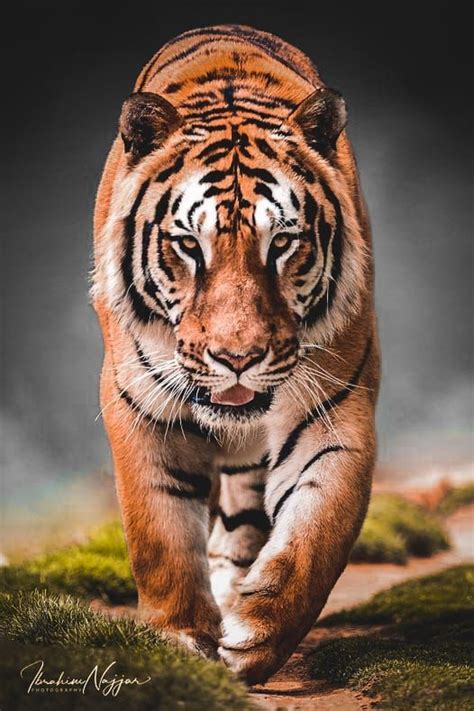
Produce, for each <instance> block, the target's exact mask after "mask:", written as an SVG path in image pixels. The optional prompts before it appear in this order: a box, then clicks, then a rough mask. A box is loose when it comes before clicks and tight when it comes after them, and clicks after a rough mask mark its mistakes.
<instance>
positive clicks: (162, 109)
mask: <svg viewBox="0 0 474 711" xmlns="http://www.w3.org/2000/svg"><path fill="white" fill-rule="evenodd" d="M180 123H181V117H180V115H179V113H178V112H177V111H176V109H175V108H174V106H172V105H171V104H170V103H169V101H166V99H163V98H162V97H161V96H159V95H158V94H152V93H149V92H137V93H136V94H131V96H129V97H128V99H125V101H124V104H123V106H122V113H121V114H120V121H119V131H120V134H121V136H122V140H123V145H124V147H125V153H129V154H130V155H129V162H130V163H133V164H134V163H138V161H139V160H141V158H143V157H144V156H146V155H148V154H149V153H151V152H152V151H154V150H156V149H157V148H159V146H160V145H162V143H163V142H164V141H165V139H166V138H167V137H168V136H169V135H170V134H171V133H172V132H173V131H174V130H175V129H176V128H177V127H178V126H179V125H180Z"/></svg>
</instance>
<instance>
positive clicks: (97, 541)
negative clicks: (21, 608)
mask: <svg viewBox="0 0 474 711" xmlns="http://www.w3.org/2000/svg"><path fill="white" fill-rule="evenodd" d="M34 589H47V590H49V591H50V592H57V593H71V594H73V595H77V596H79V597H86V598H91V597H101V598H102V599H103V600H105V601H107V602H112V603H127V602H131V601H134V600H135V599H136V588H135V582H134V580H133V577H132V574H131V571H130V566H129V563H128V557H127V551H126V546H125V540H124V536H123V532H122V527H121V525H120V523H119V522H114V523H109V524H106V525H104V526H102V527H100V528H99V529H97V531H95V532H93V533H92V534H91V536H90V538H89V540H88V542H87V543H85V544H82V545H73V546H69V547H67V548H63V549H61V550H58V551H53V552H50V553H45V554H44V555H41V556H38V557H36V558H33V559H31V560H26V561H22V562H20V563H16V564H13V565H10V566H7V567H5V568H0V590H4V591H6V592H15V591H20V590H25V591H28V590H34Z"/></svg>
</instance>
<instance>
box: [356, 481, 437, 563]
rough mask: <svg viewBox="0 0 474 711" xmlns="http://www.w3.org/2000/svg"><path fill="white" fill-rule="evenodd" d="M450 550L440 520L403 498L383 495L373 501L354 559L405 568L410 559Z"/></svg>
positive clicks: (357, 543) (377, 496)
mask: <svg viewBox="0 0 474 711" xmlns="http://www.w3.org/2000/svg"><path fill="white" fill-rule="evenodd" d="M448 547H449V541H448V537H447V535H446V533H445V532H444V530H443V526H442V524H441V522H440V521H439V520H438V518H437V517H436V516H434V515H432V514H429V513H428V512H426V511H425V510H424V509H422V508H421V507H420V506H417V505H416V504H413V503H411V502H409V501H407V500H406V499H404V498H403V497H401V496H396V495H394V494H379V495H375V496H374V497H373V498H372V501H371V503H370V506H369V511H368V514H367V518H366V519H365V522H364V525H363V527H362V531H361V533H360V536H359V539H358V540H357V542H356V544H355V546H354V549H353V551H352V557H351V559H352V561H353V562H369V563H383V562H385V563H398V564H401V563H405V562H406V560H407V558H408V556H410V555H413V556H420V557H428V556H431V555H433V554H434V553H437V552H438V551H441V550H445V549H446V548H448Z"/></svg>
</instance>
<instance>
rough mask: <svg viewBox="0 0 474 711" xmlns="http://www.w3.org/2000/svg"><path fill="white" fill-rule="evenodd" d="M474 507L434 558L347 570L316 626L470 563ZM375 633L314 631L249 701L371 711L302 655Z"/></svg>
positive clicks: (271, 708)
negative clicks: (406, 584) (313, 674)
mask: <svg viewBox="0 0 474 711" xmlns="http://www.w3.org/2000/svg"><path fill="white" fill-rule="evenodd" d="M473 522H474V505H472V506H469V507H465V508H463V509H460V510H459V511H457V512H456V513H454V514H453V515H452V516H450V517H449V518H447V519H446V528H447V530H448V532H449V535H450V538H451V541H452V548H451V550H449V551H447V552H445V553H440V554H439V555H436V556H433V557H432V558H424V559H423V558H412V559H411V560H410V561H409V562H408V563H407V565H393V564H391V563H383V564H379V565H375V564H366V563H359V564H357V565H348V566H347V568H346V570H345V571H344V573H343V574H342V576H341V578H340V579H339V581H338V582H337V584H336V586H335V587H334V590H333V591H332V593H331V595H330V597H329V600H328V602H327V604H326V607H325V608H324V611H323V614H322V615H321V617H320V620H324V617H326V616H327V615H330V614H331V613H333V612H337V611H338V610H341V609H343V608H347V607H354V606H355V605H357V604H359V603H360V602H363V601H365V600H368V599H369V598H370V597H372V595H375V594H376V593H377V592H380V591H381V590H385V589H387V588H390V587H392V585H396V584H397V583H401V582H403V581H404V580H408V579H410V578H418V577H421V576H424V575H430V574H431V573H436V572H439V571H440V570H443V569H445V568H449V567H450V566H453V565H459V564H460V563H464V562H467V561H469V560H471V561H472V560H474V533H473ZM92 607H93V608H95V609H99V610H102V611H103V612H106V613H107V614H109V615H111V616H113V617H124V616H126V617H134V616H135V614H136V611H135V610H134V609H133V608H131V607H130V606H115V607H112V608H111V607H108V606H106V605H104V603H103V602H101V601H99V600H95V601H93V603H92ZM376 629H377V628H376V627H371V628H367V627H365V628H364V627H347V626H344V627H327V628H324V627H315V628H313V629H312V630H311V631H310V632H309V634H308V635H307V636H306V637H305V638H304V640H303V641H302V642H301V644H300V645H299V647H298V649H297V650H296V652H295V653H294V654H293V655H292V656H291V657H290V659H289V660H288V662H287V663H286V664H285V666H284V667H283V668H282V669H281V670H280V671H279V672H278V673H277V674H275V675H274V676H273V677H272V678H271V679H270V680H269V681H268V682H267V683H266V684H264V685H258V686H255V687H253V688H252V690H251V692H250V698H251V699H252V702H253V703H254V704H255V705H256V707H257V708H259V709H265V711H277V710H278V711H283V710H285V711H308V710H309V709H314V710H315V711H360V710H361V709H362V710H365V711H367V710H368V709H370V708H372V702H373V700H372V699H368V698H366V697H364V696H363V695H362V694H357V693H355V692H353V691H349V690H347V689H336V688H333V687H331V686H330V685H329V684H327V683H326V682H324V681H321V680H315V679H311V678H310V675H309V670H308V669H307V667H306V665H305V655H306V654H307V653H308V652H309V651H310V650H311V649H313V648H314V647H315V646H317V645H318V644H319V642H321V641H322V640H323V639H330V638H340V637H341V636H353V635H355V634H367V633H368V631H369V630H370V631H371V632H373V631H375V630H376Z"/></svg>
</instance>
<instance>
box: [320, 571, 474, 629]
mask: <svg viewBox="0 0 474 711" xmlns="http://www.w3.org/2000/svg"><path fill="white" fill-rule="evenodd" d="M473 586H474V566H472V565H460V566H457V567H455V568H449V569H448V570H445V571H443V572H442V573H437V574H436V575H428V576H426V577H424V578H416V579H414V580H409V581H408V582H405V583H401V584H400V585H395V586H394V587H393V588H390V589H389V590H384V591H383V592H381V593H378V594H377V595H374V597H373V598H371V600H369V601H368V602H366V603H363V604H362V605H358V606H357V607H354V608H353V609H351V610H342V611H341V612H336V613H334V614H333V615H329V616H328V617H326V618H325V619H324V620H322V621H321V624H322V625H324V626H325V627H327V626H329V625H339V624H346V623H347V624H362V625H373V624H384V623H387V624H390V623H398V624H399V623H425V622H426V623H427V622H434V621H436V620H437V619H438V618H439V619H443V620H444V622H446V621H448V620H449V621H451V622H456V621H457V620H458V619H461V620H463V619H464V618H465V617H466V616H467V615H469V614H471V613H472V611H473V609H474V608H473V604H474V598H473V589H474V587H473Z"/></svg>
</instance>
